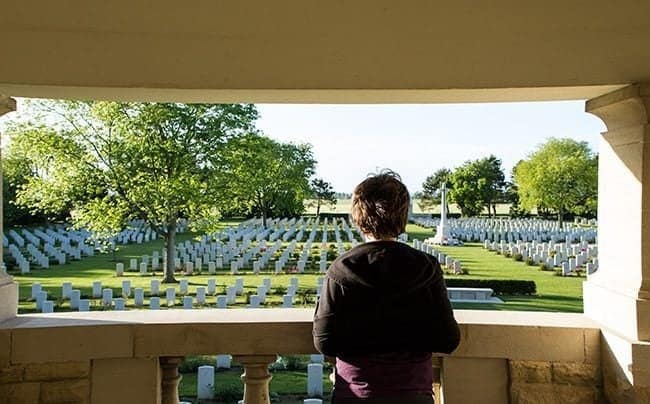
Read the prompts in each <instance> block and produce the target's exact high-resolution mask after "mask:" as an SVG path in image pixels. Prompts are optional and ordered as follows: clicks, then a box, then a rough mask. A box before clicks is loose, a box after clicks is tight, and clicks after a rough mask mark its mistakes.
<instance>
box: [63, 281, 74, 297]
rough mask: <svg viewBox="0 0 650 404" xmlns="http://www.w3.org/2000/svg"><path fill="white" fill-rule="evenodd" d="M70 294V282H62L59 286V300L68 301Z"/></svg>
mask: <svg viewBox="0 0 650 404" xmlns="http://www.w3.org/2000/svg"><path fill="white" fill-rule="evenodd" d="M70 293H72V282H63V283H62V284H61V298H63V299H70Z"/></svg>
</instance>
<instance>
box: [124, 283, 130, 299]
mask: <svg viewBox="0 0 650 404" xmlns="http://www.w3.org/2000/svg"><path fill="white" fill-rule="evenodd" d="M122 296H123V297H125V298H127V297H131V281H128V280H127V281H122Z"/></svg>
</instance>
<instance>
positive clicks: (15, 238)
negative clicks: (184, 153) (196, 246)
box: [2, 222, 187, 274]
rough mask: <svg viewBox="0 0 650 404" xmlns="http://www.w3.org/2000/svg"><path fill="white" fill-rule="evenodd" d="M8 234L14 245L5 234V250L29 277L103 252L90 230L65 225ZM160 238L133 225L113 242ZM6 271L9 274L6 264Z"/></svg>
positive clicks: (180, 227) (145, 229)
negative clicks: (53, 265) (35, 271)
mask: <svg viewBox="0 0 650 404" xmlns="http://www.w3.org/2000/svg"><path fill="white" fill-rule="evenodd" d="M186 228H187V224H186V223H183V222H179V225H178V230H179V231H184V230H185V229H186ZM8 234H9V237H10V239H11V241H10V239H9V238H8V237H7V236H5V235H4V234H2V244H3V247H4V248H5V249H7V251H9V254H11V256H12V257H13V258H14V259H15V260H16V263H17V265H18V268H19V269H20V272H21V273H22V274H26V273H29V272H30V270H31V269H32V268H31V267H32V265H36V266H37V267H40V268H43V269H47V268H49V267H50V260H51V259H54V260H55V261H56V262H57V263H58V264H59V265H64V264H65V263H66V262H67V261H68V260H80V259H82V258H83V257H92V256H94V255H95V252H96V251H100V250H102V246H101V245H100V244H99V240H98V239H97V238H95V237H93V234H92V233H90V232H88V231H86V230H69V229H65V228H64V226H61V225H59V226H55V227H53V228H35V229H32V230H28V229H20V233H19V232H17V231H16V230H14V229H11V230H9V232H8ZM156 238H157V234H156V233H155V232H154V231H152V230H151V229H150V228H149V227H147V226H145V225H144V224H143V223H141V222H132V223H131V224H130V225H129V227H127V228H126V229H124V230H123V231H122V232H120V233H119V234H118V235H117V236H116V237H114V238H113V240H112V241H111V242H112V243H113V248H114V246H115V242H116V240H117V241H119V242H120V243H121V244H127V243H129V242H136V243H139V244H141V243H143V242H149V241H152V240H155V239H156ZM25 253H26V254H28V255H25ZM2 270H3V271H6V268H5V265H4V263H3V264H2Z"/></svg>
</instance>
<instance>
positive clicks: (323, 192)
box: [311, 178, 336, 216]
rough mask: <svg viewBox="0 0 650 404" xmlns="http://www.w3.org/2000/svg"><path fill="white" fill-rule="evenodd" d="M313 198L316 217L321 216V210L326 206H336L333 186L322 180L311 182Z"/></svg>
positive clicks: (316, 179) (317, 179)
mask: <svg viewBox="0 0 650 404" xmlns="http://www.w3.org/2000/svg"><path fill="white" fill-rule="evenodd" d="M311 197H312V198H314V203H315V205H316V216H320V208H321V206H322V205H324V204H329V205H333V206H335V205H336V196H335V192H334V189H333V188H332V184H330V183H329V182H327V181H325V180H323V179H322V178H314V179H313V180H312V181H311Z"/></svg>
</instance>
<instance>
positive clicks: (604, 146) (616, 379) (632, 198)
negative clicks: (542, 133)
mask: <svg viewBox="0 0 650 404" xmlns="http://www.w3.org/2000/svg"><path fill="white" fill-rule="evenodd" d="M586 111H587V112H589V113H591V114H594V115H596V116H598V117H599V118H601V119H602V120H603V122H604V123H605V125H606V126H607V131H606V132H604V133H603V134H602V137H601V141H600V151H599V167H598V261H599V269H598V271H597V272H596V273H595V274H593V275H591V276H590V277H589V281H587V282H585V283H584V284H583V294H584V307H585V309H584V310H585V314H586V315H587V316H589V317H590V318H592V319H593V320H595V321H596V322H598V323H599V324H601V326H602V335H603V344H602V345H603V376H604V388H605V394H606V395H607V396H608V398H609V399H610V401H612V402H622V401H625V402H647V401H644V399H648V400H649V401H650V360H648V358H650V344H648V342H650V120H649V118H650V116H649V115H650V84H635V85H631V86H627V87H624V88H622V89H620V90H617V91H614V92H612V93H610V94H605V95H603V96H600V97H597V98H594V99H592V100H589V101H587V104H586Z"/></svg>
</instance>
